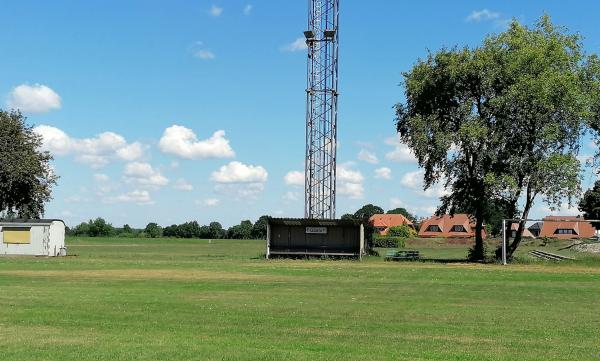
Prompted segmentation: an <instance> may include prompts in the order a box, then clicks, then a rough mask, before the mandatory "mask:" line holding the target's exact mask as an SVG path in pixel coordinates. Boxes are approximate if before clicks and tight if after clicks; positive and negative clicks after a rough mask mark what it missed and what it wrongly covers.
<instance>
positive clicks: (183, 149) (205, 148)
mask: <svg viewBox="0 0 600 361" xmlns="http://www.w3.org/2000/svg"><path fill="white" fill-rule="evenodd" d="M158 146H159V148H160V150H161V151H162V152H163V153H167V154H172V155H175V156H178V157H180V158H184V159H193V160H197V159H210V158H232V157H235V152H234V151H233V149H231V146H230V145H229V140H228V139H227V138H225V131H223V130H219V131H216V132H215V133H214V134H213V135H212V136H211V137H210V138H209V139H206V140H198V137H197V136H196V133H194V131H192V130H191V129H189V128H186V127H183V126H180V125H173V126H171V127H169V128H167V129H165V131H164V133H163V135H162V137H161V138H160V141H159V143H158Z"/></svg>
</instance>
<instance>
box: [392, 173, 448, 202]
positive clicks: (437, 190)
mask: <svg viewBox="0 0 600 361" xmlns="http://www.w3.org/2000/svg"><path fill="white" fill-rule="evenodd" d="M424 175H425V172H424V171H422V170H418V171H415V172H409V173H406V174H405V175H404V177H402V180H401V181H400V184H402V185H403V186H404V187H406V188H409V189H411V190H413V191H414V192H415V193H416V194H419V195H422V196H424V197H427V198H440V197H443V196H446V195H448V194H449V192H448V191H447V190H446V189H445V188H444V186H443V183H444V180H441V181H440V182H438V183H436V184H434V185H432V186H431V187H429V188H428V189H427V190H423V177H424Z"/></svg>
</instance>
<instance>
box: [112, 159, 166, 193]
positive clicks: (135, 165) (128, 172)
mask: <svg viewBox="0 0 600 361" xmlns="http://www.w3.org/2000/svg"><path fill="white" fill-rule="evenodd" d="M123 174H124V177H125V182H127V183H133V184H137V185H139V186H142V187H149V188H152V189H158V188H160V187H164V186H166V185H167V184H169V180H168V179H167V178H166V177H165V176H163V175H162V174H161V173H160V171H159V170H157V169H154V168H153V167H152V166H151V165H150V164H148V163H142V162H132V163H129V164H127V165H126V166H125V171H124V172H123Z"/></svg>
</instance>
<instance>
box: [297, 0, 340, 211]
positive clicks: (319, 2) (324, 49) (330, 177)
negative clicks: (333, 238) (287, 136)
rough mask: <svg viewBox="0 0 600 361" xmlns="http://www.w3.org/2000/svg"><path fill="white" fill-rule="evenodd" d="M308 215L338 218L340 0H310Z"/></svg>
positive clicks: (307, 104)
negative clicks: (336, 208) (336, 187)
mask: <svg viewBox="0 0 600 361" xmlns="http://www.w3.org/2000/svg"><path fill="white" fill-rule="evenodd" d="M308 4H309V15H308V31H305V32H304V35H305V37H306V43H307V45H308V79H307V80H308V88H307V89H306V93H307V99H306V168H305V172H306V184H305V187H306V195H305V217H306V218H314V219H334V218H335V196H336V194H335V185H336V183H335V182H336V152H337V119H338V54H339V50H338V49H339V31H338V30H339V28H338V26H339V0H309V1H308Z"/></svg>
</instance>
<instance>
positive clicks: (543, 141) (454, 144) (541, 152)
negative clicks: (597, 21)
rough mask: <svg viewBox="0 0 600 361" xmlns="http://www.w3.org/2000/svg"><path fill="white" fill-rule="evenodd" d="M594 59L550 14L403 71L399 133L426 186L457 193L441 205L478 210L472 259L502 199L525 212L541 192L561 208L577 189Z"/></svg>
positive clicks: (508, 210)
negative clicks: (581, 144) (402, 97)
mask: <svg viewBox="0 0 600 361" xmlns="http://www.w3.org/2000/svg"><path fill="white" fill-rule="evenodd" d="M596 64H597V63H596V58H595V56H587V55H585V53H584V52H583V47H582V44H581V37H580V36H579V35H576V34H575V35H573V34H569V33H568V32H567V30H566V29H564V28H561V27H558V26H555V25H554V24H552V22H551V20H550V18H549V17H548V16H543V17H542V18H540V20H539V21H538V22H537V23H536V25H535V26H533V27H527V26H524V25H521V24H519V23H518V22H517V21H513V22H512V23H511V25H510V28H509V29H508V30H507V31H505V32H502V33H500V34H497V35H492V36H489V37H487V38H486V39H485V40H484V42H483V43H482V44H481V45H480V46H478V47H475V48H467V47H465V48H461V49H459V48H452V49H442V50H439V51H438V52H436V53H435V54H434V53H430V54H429V56H428V57H427V59H425V60H419V61H418V62H417V64H416V65H415V66H414V67H413V69H412V70H411V71H409V72H406V73H404V74H403V75H404V88H405V93H406V102H405V103H399V104H397V106H396V112H397V130H398V133H399V134H400V137H401V139H402V141H403V142H404V143H406V144H407V145H408V146H409V148H410V149H411V150H412V151H413V153H414V154H415V157H416V158H417V161H418V163H419V165H420V166H421V167H422V168H423V169H424V171H425V172H424V173H425V176H424V184H425V187H426V188H428V187H431V186H432V185H434V184H436V183H439V182H441V183H443V185H444V186H446V187H447V189H448V190H449V191H450V194H449V195H447V196H444V197H442V199H441V205H440V207H439V209H438V213H446V212H448V213H454V212H456V210H457V209H460V210H462V211H464V212H467V213H470V214H471V215H473V216H474V217H475V220H476V227H475V229H476V244H475V248H474V250H473V252H472V253H471V255H472V256H473V259H474V260H482V259H483V258H484V247H483V237H482V230H483V224H484V222H485V221H486V220H488V219H490V218H491V217H492V216H493V215H494V216H496V217H497V210H498V209H499V208H498V204H501V205H502V207H501V208H500V209H502V212H503V213H504V214H505V217H506V218H512V217H515V216H518V215H520V216H521V217H523V218H526V217H527V216H528V214H529V211H530V210H531V207H532V206H533V204H534V200H535V199H536V197H537V196H543V198H544V199H545V201H546V202H547V203H548V204H550V205H551V206H556V205H560V204H561V202H563V201H564V200H565V199H566V200H567V201H569V202H570V201H571V198H572V197H574V196H575V195H577V194H578V192H579V191H580V163H579V161H578V160H577V158H576V156H577V152H578V150H579V140H580V137H581V134H582V132H583V131H584V129H585V126H586V125H587V122H588V121H591V120H592V119H597V118H598V114H597V110H598V109H600V108H599V107H598V104H600V101H599V98H600V97H598V94H600V92H597V93H594V92H590V91H589V90H590V89H597V87H598V86H597V79H598V74H597V73H595V72H596V71H597V70H598V68H597V67H596ZM521 207H522V209H520V208H521ZM523 229H524V224H523V223H522V224H521V225H520V229H519V232H518V235H517V237H516V238H515V239H514V241H513V243H512V244H511V246H510V249H509V252H510V254H512V253H513V252H514V250H516V248H517V247H518V245H519V243H520V239H521V234H522V232H523Z"/></svg>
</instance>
